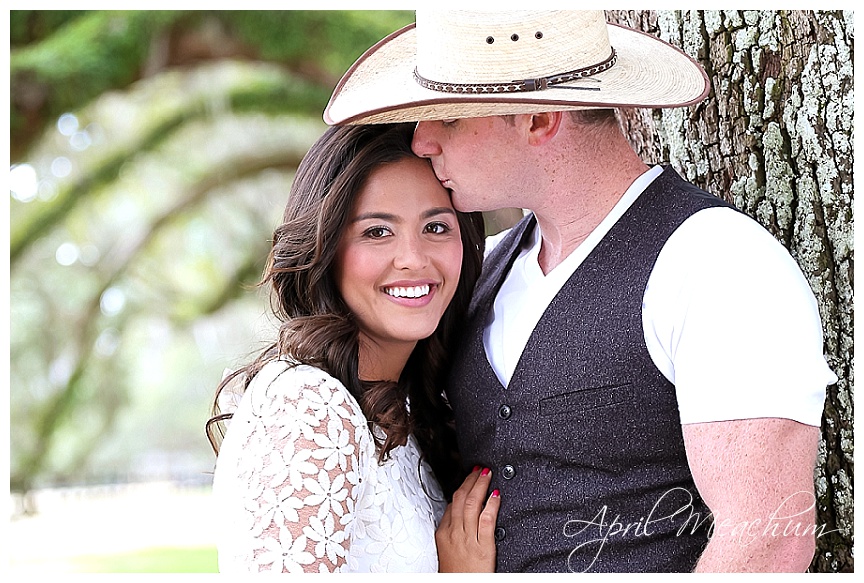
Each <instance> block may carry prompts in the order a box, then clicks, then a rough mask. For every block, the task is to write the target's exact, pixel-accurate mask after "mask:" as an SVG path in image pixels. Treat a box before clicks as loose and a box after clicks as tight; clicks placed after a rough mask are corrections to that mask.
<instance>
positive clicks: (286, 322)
mask: <svg viewBox="0 0 864 583" xmlns="http://www.w3.org/2000/svg"><path fill="white" fill-rule="evenodd" d="M413 129H414V124H380V125H364V126H339V127H331V128H329V129H327V130H326V131H325V133H324V135H323V136H322V137H321V138H320V139H319V140H318V141H317V142H316V143H315V144H314V145H313V146H312V148H310V150H309V152H308V153H307V154H306V156H305V157H304V158H303V161H302V162H301V163H300V165H299V167H298V168H297V173H296V175H295V177H294V182H293V185H292V186H291V191H290V193H289V196H288V204H287V206H286V208H285V215H284V219H283V222H282V224H281V225H279V227H277V228H276V230H275V231H274V233H273V247H272V249H271V251H270V255H269V258H268V262H267V266H266V268H265V270H264V275H263V278H262V280H261V282H260V283H259V285H268V284H269V285H270V286H271V292H272V293H271V302H270V303H271V309H272V311H273V313H274V314H275V316H276V317H277V318H278V319H279V321H280V322H281V324H280V329H279V336H278V339H277V340H276V341H275V342H273V343H272V344H270V345H269V346H268V347H267V348H266V349H265V350H263V351H262V352H261V353H260V354H259V355H258V357H257V358H255V360H253V361H252V362H251V363H249V364H248V365H246V366H245V367H243V368H241V369H239V370H237V371H235V372H233V373H232V374H231V375H229V376H227V377H226V378H224V379H223V380H222V382H221V383H220V384H219V387H218V388H217V389H216V396H215V399H214V402H213V406H212V416H211V418H210V419H209V420H208V421H207V425H206V433H207V437H208V439H209V440H210V444H211V446H212V447H213V450H214V451H215V452H216V453H217V454H218V452H219V444H220V443H221V439H222V437H223V436H224V432H225V428H224V423H223V421H224V420H226V419H228V418H230V416H231V415H230V413H222V412H221V411H220V408H219V404H218V402H219V395H220V393H221V392H222V390H223V389H224V388H225V387H226V386H227V385H229V384H230V383H232V382H240V383H241V386H242V387H243V390H245V389H246V388H247V387H248V386H249V383H250V382H251V381H252V379H253V378H254V377H255V375H256V374H257V373H258V372H259V371H260V370H261V369H262V368H263V367H264V365H265V364H267V363H269V362H271V361H275V360H286V359H288V360H290V362H293V363H301V364H308V365H312V366H315V367H318V368H320V369H322V370H324V371H326V372H327V373H328V374H330V375H331V376H333V377H334V378H336V379H338V380H339V381H340V382H342V384H344V385H345V387H346V388H347V389H348V390H349V391H350V392H351V394H352V395H353V396H354V398H355V399H357V402H358V403H359V404H360V408H361V409H362V411H363V413H364V414H365V416H366V419H367V420H368V422H369V424H370V429H371V427H372V425H373V424H376V425H378V426H379V427H381V428H382V429H383V430H384V432H385V434H386V438H385V439H383V440H379V439H378V438H377V437H376V445H377V447H378V454H379V461H380V460H384V459H386V457H387V455H388V453H389V452H390V450H391V449H393V448H394V447H396V446H397V445H401V444H404V443H406V440H407V438H408V435H409V434H413V435H414V437H415V439H416V440H417V442H418V445H419V446H420V450H421V452H422V455H423V458H424V459H425V460H426V461H427V462H428V463H429V465H430V466H431V468H432V470H433V471H434V472H435V475H436V477H437V478H438V481H439V482H440V484H441V487H442V489H443V491H444V493H445V495H446V496H447V497H448V498H449V497H450V495H451V494H452V492H453V491H454V490H455V489H456V488H457V487H458V486H459V483H460V482H461V479H462V475H461V474H459V464H458V455H457V453H456V451H457V450H456V440H455V434H454V431H453V414H452V411H451V409H450V407H449V405H448V403H447V401H446V399H445V397H444V394H443V392H444V390H445V388H446V386H445V383H446V373H447V363H448V359H449V355H450V352H451V351H452V350H453V348H454V342H453V340H454V334H455V333H456V332H457V331H458V328H459V326H460V323H461V322H462V321H464V316H465V312H466V310H467V308H468V303H469V301H470V298H471V294H472V292H473V290H474V284H475V283H476V281H477V278H478V276H479V275H480V268H481V263H482V258H483V248H484V229H483V218H482V214H480V213H461V212H458V213H457V216H458V221H459V227H460V231H461V236H462V246H463V253H462V271H461V275H460V278H459V283H458V286H457V289H456V292H455V295H454V296H453V300H452V301H451V303H450V305H449V306H448V308H447V310H446V311H445V312H444V315H443V316H442V318H441V321H440V323H439V325H438V327H437V329H436V330H435V332H434V333H433V334H432V335H431V336H430V337H428V338H426V339H423V340H420V341H419V342H418V343H417V346H416V347H415V349H414V351H413V352H412V354H411V356H410V357H409V359H408V362H407V363H406V365H405V368H404V370H403V371H402V375H401V376H400V378H399V381H398V382H397V383H393V382H385V381H374V382H369V381H361V380H360V378H359V373H358V346H359V340H358V332H359V329H358V326H357V322H356V320H355V318H354V317H353V316H352V314H351V312H350V311H349V310H348V307H347V306H346V304H345V302H344V300H343V298H342V296H341V294H340V293H339V290H338V288H337V286H336V282H335V279H334V277H333V262H334V259H335V257H336V251H337V247H338V245H339V242H340V238H341V236H342V233H343V232H344V230H345V227H346V225H347V222H348V220H349V218H350V213H351V210H352V207H353V204H354V202H355V200H356V198H357V196H358V194H359V192H360V191H361V189H362V188H363V186H364V184H365V182H366V179H367V178H368V177H369V175H370V174H371V173H372V171H373V170H375V169H376V168H379V167H380V166H382V165H384V164H390V163H393V162H397V161H399V160H403V159H406V158H413V157H415V155H414V153H413V152H412V151H411V138H412V135H413ZM430 168H431V166H430ZM406 397H407V398H408V399H409V400H410V407H406ZM409 409H410V412H409ZM373 435H375V434H374V433H373Z"/></svg>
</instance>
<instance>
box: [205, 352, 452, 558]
mask: <svg viewBox="0 0 864 583" xmlns="http://www.w3.org/2000/svg"><path fill="white" fill-rule="evenodd" d="M376 431H380V430H379V429H377V428H376ZM427 492H428V494H427ZM213 495H214V497H215V502H216V505H215V507H216V508H217V512H218V513H219V514H218V516H217V521H216V523H217V524H218V528H219V530H220V532H219V533H218V534H217V537H218V543H217V546H218V551H219V570H220V571H221V572H223V573H227V572H248V571H276V572H283V571H287V572H292V573H295V572H334V571H342V572H436V571H437V570H438V557H437V553H436V548H435V529H436V527H437V525H438V522H439V521H440V519H441V515H442V514H443V512H444V507H445V503H444V502H443V495H442V493H441V489H440V487H439V485H438V482H437V481H436V480H435V478H434V476H433V474H432V473H431V470H430V469H429V467H428V466H427V465H426V463H425V462H424V463H422V464H421V463H420V451H419V448H418V446H417V443H416V441H415V440H414V438H413V436H412V437H410V438H409V440H408V443H407V444H406V445H405V446H397V447H396V448H394V449H393V450H391V452H390V458H389V459H387V460H386V461H384V462H383V463H381V464H379V463H378V457H377V453H376V451H375V444H374V442H373V440H372V434H371V433H370V431H369V428H368V425H367V422H366V418H365V417H364V416H363V414H362V413H361V412H360V406H359V405H358V404H357V402H356V400H355V399H354V398H353V397H352V396H351V394H350V393H349V392H348V390H347V389H346V388H345V387H344V386H343V385H342V383H340V382H339V381H337V380H336V379H334V378H333V377H331V376H330V375H328V374H327V373H325V372H323V371H321V370H319V369H317V368H314V367H311V366H305V365H301V366H296V367H294V366H291V365H289V364H288V363H286V362H281V361H280V362H273V363H270V364H268V365H266V366H265V367H264V368H263V369H262V370H261V372H260V373H259V374H258V375H257V376H256V377H255V379H254V380H253V381H252V383H251V384H250V385H249V387H248V389H247V390H246V392H245V393H244V394H243V396H242V398H241V399H240V403H239V405H238V407H237V410H236V411H235V412H234V417H233V418H232V419H231V421H230V425H229V428H228V431H227V433H226V435H225V440H224V441H223V443H222V447H221V449H220V452H219V456H218V458H217V462H216V470H215V475H214V479H213Z"/></svg>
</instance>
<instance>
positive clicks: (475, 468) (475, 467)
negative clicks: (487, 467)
mask: <svg viewBox="0 0 864 583" xmlns="http://www.w3.org/2000/svg"><path fill="white" fill-rule="evenodd" d="M479 469H480V466H474V469H473V470H471V471H472V472H476V471H477V470H479Z"/></svg>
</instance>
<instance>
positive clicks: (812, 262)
mask: <svg viewBox="0 0 864 583" xmlns="http://www.w3.org/2000/svg"><path fill="white" fill-rule="evenodd" d="M607 16H608V17H609V20H610V21H612V22H617V23H619V24H625V25H627V26H631V27H633V28H637V29H640V30H643V31H645V32H649V33H651V34H654V35H656V36H659V37H660V38H662V39H663V40H665V41H667V42H669V43H671V44H674V45H675V46H678V47H681V48H682V49H683V50H684V51H685V52H687V53H688V54H689V55H691V56H692V57H694V58H696V59H697V60H698V61H699V62H700V63H702V65H703V66H704V67H705V69H706V71H707V72H708V76H709V78H710V80H711V84H712V88H713V92H712V94H711V95H710V96H709V98H708V99H706V100H705V101H704V102H703V103H701V104H699V105H697V106H695V107H691V108H687V109H670V110H655V111H653V112H652V111H648V110H640V111H635V110H634V111H625V112H622V116H621V117H622V125H623V126H624V127H625V129H626V130H627V131H628V132H629V135H630V136H631V140H632V143H633V146H634V147H635V148H636V149H637V151H638V152H639V153H640V154H641V155H642V157H643V159H644V160H645V161H646V162H649V163H651V162H660V161H668V162H670V163H671V164H672V165H673V166H674V167H675V168H676V169H677V170H678V171H679V172H680V173H681V174H682V176H684V177H685V178H687V179H688V180H690V181H691V182H693V183H694V184H697V185H698V186H700V187H702V188H704V189H705V190H707V191H709V192H712V193H714V194H717V195H719V196H721V197H723V198H725V199H726V200H729V201H731V202H733V203H734V204H735V205H737V206H738V207H739V208H740V209H742V210H744V211H746V212H747V213H748V214H750V215H751V216H753V217H754V218H756V220H758V221H759V222H760V223H762V224H763V225H764V226H765V227H766V228H768V230H769V231H770V232H771V233H772V234H774V236H775V237H777V239H778V240H779V241H781V242H782V243H783V245H784V246H785V247H786V248H787V249H789V251H790V252H791V254H792V256H793V257H794V258H795V259H796V261H797V262H798V264H799V265H800V266H801V269H802V271H803V272H804V275H805V276H806V277H807V279H808V281H809V282H810V285H811V286H812V288H813V291H814V293H815V294H816V299H817V301H818V302H819V310H820V314H821V317H822V324H823V328H824V332H825V354H826V357H827V359H828V363H829V364H830V366H831V368H832V370H834V372H835V373H836V374H837V376H838V377H839V379H840V380H839V382H838V383H837V384H836V385H834V386H831V387H829V388H828V398H827V400H826V404H825V412H824V415H823V418H822V443H821V446H820V451H819V459H818V462H817V468H816V472H815V481H816V496H817V525H818V526H819V530H817V535H819V534H820V533H821V536H818V538H817V551H816V555H815V557H814V559H813V563H812V564H811V567H810V568H811V571H818V572H825V571H833V572H836V571H852V570H853V554H852V543H853V495H852V491H853V468H854V466H853V461H852V454H853V434H852V426H853V425H852V422H853V403H852V395H853V382H854V371H853V368H852V352H853V350H852V349H853V305H852V301H853V295H852V294H853V241H852V229H853V224H852V222H853V217H852V198H853V190H852V188H853V185H852V159H853V158H852V157H853V141H852V140H853V134H852V127H853V124H852V121H853V83H852V69H853V61H852V58H853V43H854V32H853V20H852V13H851V12H840V11H837V12H812V11H732V10H730V11H689V12H682V11H664V12H649V11H638V12H633V11H614V12H613V11H610V12H608V13H607Z"/></svg>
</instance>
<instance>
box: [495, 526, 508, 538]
mask: <svg viewBox="0 0 864 583" xmlns="http://www.w3.org/2000/svg"><path fill="white" fill-rule="evenodd" d="M506 536H507V531H506V530H504V528H503V527H501V526H499V527H498V528H496V529H495V540H496V541H497V542H501V541H502V540H504V537H506Z"/></svg>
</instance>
